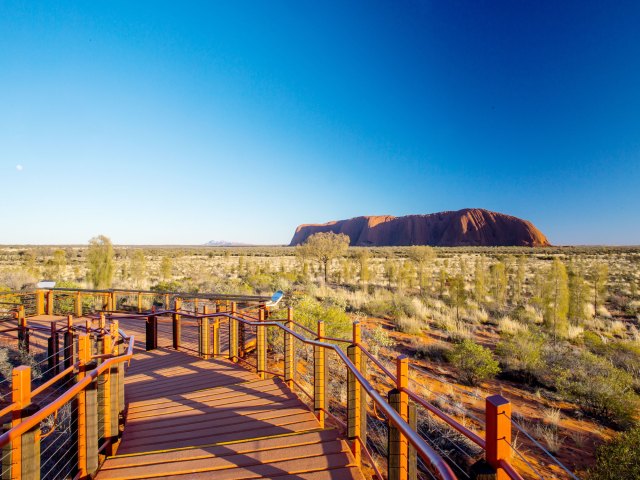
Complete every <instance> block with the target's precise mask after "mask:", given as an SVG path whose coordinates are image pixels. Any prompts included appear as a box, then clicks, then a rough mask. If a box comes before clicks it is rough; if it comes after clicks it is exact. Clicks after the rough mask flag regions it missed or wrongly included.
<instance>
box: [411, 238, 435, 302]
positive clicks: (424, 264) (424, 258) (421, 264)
mask: <svg viewBox="0 0 640 480" xmlns="http://www.w3.org/2000/svg"><path fill="white" fill-rule="evenodd" d="M408 256H409V259H411V261H412V262H413V263H414V264H415V266H416V271H417V272H418V286H419V287H420V294H422V293H423V292H422V289H423V288H424V287H425V279H428V278H430V277H431V275H430V273H431V265H432V263H433V260H434V259H435V258H436V252H435V251H434V250H433V248H432V247H428V246H425V245H416V246H413V247H410V248H409V253H408ZM425 274H426V275H425Z"/></svg>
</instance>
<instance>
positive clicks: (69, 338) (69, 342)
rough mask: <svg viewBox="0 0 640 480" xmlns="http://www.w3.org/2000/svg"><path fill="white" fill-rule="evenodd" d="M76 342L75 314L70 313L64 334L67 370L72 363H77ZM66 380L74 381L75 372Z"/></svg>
mask: <svg viewBox="0 0 640 480" xmlns="http://www.w3.org/2000/svg"><path fill="white" fill-rule="evenodd" d="M75 346H76V342H75V340H74V336H73V316H71V315H69V316H68V317H67V330H66V331H65V332H64V335H63V347H62V348H63V352H62V358H63V361H64V365H63V366H64V369H65V370H66V369H67V368H69V367H70V366H71V365H73V364H74V363H76V351H75ZM65 381H66V382H68V383H70V382H72V381H73V374H72V373H70V374H69V375H68V376H67V379H66V380H65Z"/></svg>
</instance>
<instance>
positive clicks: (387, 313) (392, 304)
mask: <svg viewBox="0 0 640 480" xmlns="http://www.w3.org/2000/svg"><path fill="white" fill-rule="evenodd" d="M362 309H363V311H365V312H366V313H368V314H369V315H371V316H373V317H380V318H389V319H392V318H398V317H400V316H402V315H404V316H406V317H418V318H421V317H422V315H425V312H426V309H424V308H422V307H421V305H420V304H419V303H415V302H414V301H413V300H412V299H411V298H410V297H406V296H404V295H394V296H393V297H392V298H391V299H390V300H373V301H371V302H368V303H366V304H365V305H363V307H362Z"/></svg>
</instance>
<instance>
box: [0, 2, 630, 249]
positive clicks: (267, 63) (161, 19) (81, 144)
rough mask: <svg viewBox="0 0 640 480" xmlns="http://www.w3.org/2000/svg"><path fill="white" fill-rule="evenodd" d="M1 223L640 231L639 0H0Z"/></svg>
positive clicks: (49, 227) (7, 232) (83, 232)
mask: <svg viewBox="0 0 640 480" xmlns="http://www.w3.org/2000/svg"><path fill="white" fill-rule="evenodd" d="M0 180H1V181H0V185H1V186H2V196H1V197H0V198H1V200H0V202H1V203H0V206H1V211H2V228H1V229H0V243H86V242H87V241H88V240H89V238H90V237H92V236H94V235H97V234H105V235H108V236H110V237H111V238H112V240H113V241H114V242H115V243H120V244H132V243H140V244H166V243H170V244H200V243H204V242H206V241H208V240H211V239H216V240H221V239H223V240H233V241H241V242H252V243H264V244H267V243H288V242H289V240H290V238H291V236H292V234H293V231H294V228H295V227H296V225H298V224H300V223H311V222H324V221H328V220H333V219H342V218H348V217H352V216H358V215H380V214H390V215H406V214H413V213H431V212H436V211H441V210H457V209H460V208H465V207H482V208H488V209H491V210H496V211H500V212H504V213H509V214H512V215H516V216H520V217H523V218H526V219H528V220H531V221H533V222H534V223H535V224H536V225H537V226H538V227H539V228H540V229H541V230H542V231H543V232H544V233H545V234H547V236H548V237H549V239H550V240H551V241H552V242H553V243H555V244H601V243H604V244H640V213H639V212H640V190H639V185H640V2H638V1H616V2H601V1H597V2H596V1H575V2H557V1H528V2H524V1H518V0H507V1H502V2H485V1H478V0H470V1H468V2H458V1H440V0H431V1H417V0H413V1H404V2H403V1H399V2H353V3H347V2H335V3H331V2H325V3H321V2H305V1H290V2H277V1H268V2H267V1H265V2H260V3H259V2H240V1H233V2H230V1H229V2H205V1H203V2H187V1H180V2H178V1H175V2H171V3H169V2H158V1H153V2H139V1H135V2H132V1H122V2H117V1H109V2H107V1H78V2H41V3H40V4H37V3H36V2H24V1H22V2H12V1H2V2H1V3H0Z"/></svg>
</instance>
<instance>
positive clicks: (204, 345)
mask: <svg viewBox="0 0 640 480" xmlns="http://www.w3.org/2000/svg"><path fill="white" fill-rule="evenodd" d="M199 326H200V332H199V335H198V341H199V344H200V348H199V350H200V352H199V353H200V356H201V357H202V358H209V357H210V353H211V342H210V341H209V340H210V339H209V335H210V333H211V331H210V330H209V317H202V318H200V325H199Z"/></svg>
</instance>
